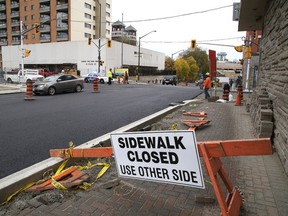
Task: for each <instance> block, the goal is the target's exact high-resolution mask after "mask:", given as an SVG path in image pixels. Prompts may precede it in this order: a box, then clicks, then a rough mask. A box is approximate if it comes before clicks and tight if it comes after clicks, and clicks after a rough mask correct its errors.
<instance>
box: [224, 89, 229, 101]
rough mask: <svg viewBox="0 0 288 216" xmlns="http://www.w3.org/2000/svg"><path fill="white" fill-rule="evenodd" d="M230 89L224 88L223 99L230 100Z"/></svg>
mask: <svg viewBox="0 0 288 216" xmlns="http://www.w3.org/2000/svg"><path fill="white" fill-rule="evenodd" d="M229 93H230V91H229V90H223V100H226V101H228V100H229Z"/></svg>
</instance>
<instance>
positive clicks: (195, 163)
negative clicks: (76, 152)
mask: <svg viewBox="0 0 288 216" xmlns="http://www.w3.org/2000/svg"><path fill="white" fill-rule="evenodd" d="M111 141H112V145H113V149H114V153H115V157H116V163H117V170H118V174H119V176H121V177H127V178H135V179H140V180H149V181H157V182H163V183H164V182H165V183H172V184H178V185H185V186H190V187H195V188H201V189H204V188H205V185H204V180H203V173H202V169H201V163H200V159H199V154H198V148H197V143H196V136H195V132H194V131H155V132H151V131H150V132H131V133H129V132H128V133H114V134H111Z"/></svg>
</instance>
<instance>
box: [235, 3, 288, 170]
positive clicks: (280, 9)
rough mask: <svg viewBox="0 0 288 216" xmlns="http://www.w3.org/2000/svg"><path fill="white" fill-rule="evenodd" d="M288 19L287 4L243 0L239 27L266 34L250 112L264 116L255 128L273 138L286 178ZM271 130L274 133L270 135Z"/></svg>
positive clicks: (262, 39)
mask: <svg viewBox="0 0 288 216" xmlns="http://www.w3.org/2000/svg"><path fill="white" fill-rule="evenodd" d="M287 16H288V1H286V0H271V1H268V0H262V1H257V0H241V3H240V17H239V27H238V30H239V31H255V30H261V31H262V37H261V41H260V43H259V70H258V71H257V83H256V89H255V91H254V92H253V99H252V102H251V110H250V112H251V113H252V117H257V115H258V117H259V116H260V120H259V121H258V124H259V125H255V127H256V130H257V131H258V132H259V135H260V136H261V133H262V132H263V133H262V135H263V134H264V135H263V136H268V137H270V136H271V138H272V139H273V145H274V148H275V150H276V152H277V154H278V155H279V157H280V159H281V162H282V164H283V166H284V169H285V172H286V174H288V121H287V120H288V115H287V113H288V49H287V47H288V34H287V33H288V19H287ZM263 101H264V102H263ZM256 109H257V110H256ZM259 113H260V114H259ZM270 114H271V118H270V117H269V116H270ZM267 116H268V119H269V121H268V120H267ZM270 120H271V121H270ZM256 122H257V121H256ZM269 129H272V133H268V131H269ZM261 130H262V131H261Z"/></svg>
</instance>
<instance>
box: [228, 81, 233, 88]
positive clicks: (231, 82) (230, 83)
mask: <svg viewBox="0 0 288 216" xmlns="http://www.w3.org/2000/svg"><path fill="white" fill-rule="evenodd" d="M232 85H233V79H230V80H229V86H230V89H231V90H232Z"/></svg>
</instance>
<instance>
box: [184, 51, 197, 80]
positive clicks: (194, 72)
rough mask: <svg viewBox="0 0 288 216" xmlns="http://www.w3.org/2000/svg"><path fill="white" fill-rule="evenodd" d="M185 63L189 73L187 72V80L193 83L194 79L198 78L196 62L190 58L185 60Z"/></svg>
mask: <svg viewBox="0 0 288 216" xmlns="http://www.w3.org/2000/svg"><path fill="white" fill-rule="evenodd" d="M186 62H187V63H188V65H189V68H190V70H189V72H188V76H187V77H188V80H189V81H195V79H196V78H197V76H198V71H199V67H198V65H197V62H196V60H195V59H194V58H193V57H192V56H190V57H188V58H187V59H186Z"/></svg>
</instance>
